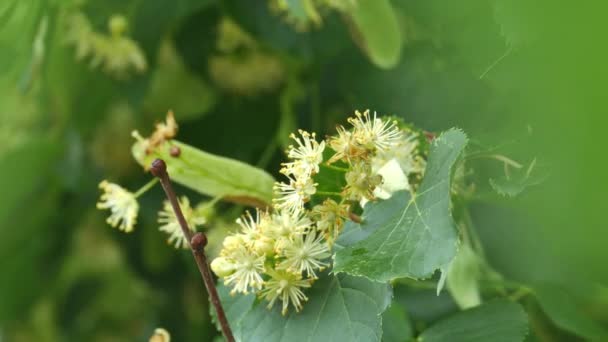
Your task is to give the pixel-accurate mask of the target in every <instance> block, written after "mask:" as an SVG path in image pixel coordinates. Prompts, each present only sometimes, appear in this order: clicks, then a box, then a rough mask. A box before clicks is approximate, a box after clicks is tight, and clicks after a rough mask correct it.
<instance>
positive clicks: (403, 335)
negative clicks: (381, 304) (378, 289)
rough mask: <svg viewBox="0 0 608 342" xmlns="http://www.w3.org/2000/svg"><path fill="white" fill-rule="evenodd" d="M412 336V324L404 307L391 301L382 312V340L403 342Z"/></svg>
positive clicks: (385, 341)
mask: <svg viewBox="0 0 608 342" xmlns="http://www.w3.org/2000/svg"><path fill="white" fill-rule="evenodd" d="M412 337H413V331H412V326H411V324H410V321H409V317H408V316H407V313H406V312H405V309H404V308H403V306H401V305H400V304H398V303H395V302H393V303H392V304H391V306H390V307H389V308H388V309H386V311H384V313H383V314H382V341H384V342H405V341H408V340H410V339H411V338H412Z"/></svg>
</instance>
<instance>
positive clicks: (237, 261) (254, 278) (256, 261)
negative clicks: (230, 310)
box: [211, 245, 266, 293]
mask: <svg viewBox="0 0 608 342" xmlns="http://www.w3.org/2000/svg"><path fill="white" fill-rule="evenodd" d="M222 256H223V257H224V258H225V259H224V261H225V262H226V263H227V264H228V265H230V266H231V268H232V272H230V274H229V275H227V276H225V277H224V284H226V285H233V288H232V291H231V293H236V292H240V293H249V290H250V289H257V290H259V289H261V288H262V284H263V281H262V273H263V272H264V270H265V268H264V261H265V260H266V257H265V255H257V254H256V253H254V252H253V251H251V250H250V249H248V248H246V247H245V246H244V245H240V246H237V247H236V248H234V249H232V250H228V251H226V250H224V251H222ZM211 266H212V269H213V270H214V271H215V268H214V267H216V268H217V267H218V266H219V265H217V264H215V265H214V264H212V265H211ZM223 267H226V265H223Z"/></svg>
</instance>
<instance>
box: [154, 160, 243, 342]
mask: <svg viewBox="0 0 608 342" xmlns="http://www.w3.org/2000/svg"><path fill="white" fill-rule="evenodd" d="M150 173H152V175H154V176H155V177H157V178H158V179H160V183H161V185H162V186H163V190H165V194H166V195H167V198H168V199H169V202H171V206H172V207H173V211H174V212H175V216H176V217H177V221H178V222H179V225H180V227H181V228H182V232H183V233H184V237H185V238H186V240H188V244H189V246H190V249H191V250H192V255H193V256H194V260H195V261H196V265H197V266H198V270H199V271H200V273H201V276H202V277H203V282H204V283H205V287H206V288H207V293H209V297H210V299H211V303H212V304H213V306H214V307H215V311H216V313H217V318H218V321H219V322H220V326H221V328H222V333H223V334H224V337H225V338H226V341H228V342H234V336H233V335H232V330H230V325H229V324H228V320H227V319H226V314H225V313H224V308H223V307H222V303H221V302H220V298H219V296H218V294H217V289H216V288H215V282H214V281H213V277H212V276H211V271H210V270H209V264H208V263H207V256H206V255H205V246H206V245H207V237H206V236H205V234H203V233H201V232H197V233H195V234H193V233H192V231H190V229H189V228H188V223H187V222H186V219H185V218H184V214H183V213H182V210H181V208H180V207H179V203H178V201H177V197H176V196H175V192H174V191H173V186H172V185H171V179H170V178H169V174H168V173H167V165H166V164H165V162H164V161H163V160H162V159H156V160H154V161H153V162H152V166H151V167H150Z"/></svg>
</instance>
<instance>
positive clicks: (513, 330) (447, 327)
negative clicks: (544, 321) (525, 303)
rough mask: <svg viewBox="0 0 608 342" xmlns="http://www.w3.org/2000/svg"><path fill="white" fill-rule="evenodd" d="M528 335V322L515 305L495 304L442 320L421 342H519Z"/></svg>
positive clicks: (499, 301)
mask: <svg viewBox="0 0 608 342" xmlns="http://www.w3.org/2000/svg"><path fill="white" fill-rule="evenodd" d="M527 333H528V318H527V317H526V314H525V312H524V311H523V310H522V308H521V306H519V304H516V303H512V302H508V301H504V300H496V301H492V302H488V303H486V304H484V305H481V306H478V307H476V308H474V309H469V310H465V311H462V312H460V313H457V314H455V315H453V316H450V317H448V318H446V319H443V320H441V321H439V322H437V323H436V324H434V325H433V326H431V327H430V328H429V329H427V330H425V331H424V332H423V333H422V334H421V335H420V336H419V338H418V339H419V340H420V341H422V342H435V341H437V342H439V341H452V342H460V341H462V342H486V341H493V342H516V341H523V340H524V338H525V337H526V334H527Z"/></svg>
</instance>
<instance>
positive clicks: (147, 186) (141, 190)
mask: <svg viewBox="0 0 608 342" xmlns="http://www.w3.org/2000/svg"><path fill="white" fill-rule="evenodd" d="M156 183H158V178H154V179H153V180H151V181H149V182H148V183H146V184H145V185H144V186H142V187H141V188H139V190H137V192H136V193H135V194H133V196H135V198H137V197H139V196H141V195H143V194H144V193H145V192H146V191H148V190H150V189H151V188H152V187H153V186H155V185H156Z"/></svg>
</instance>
